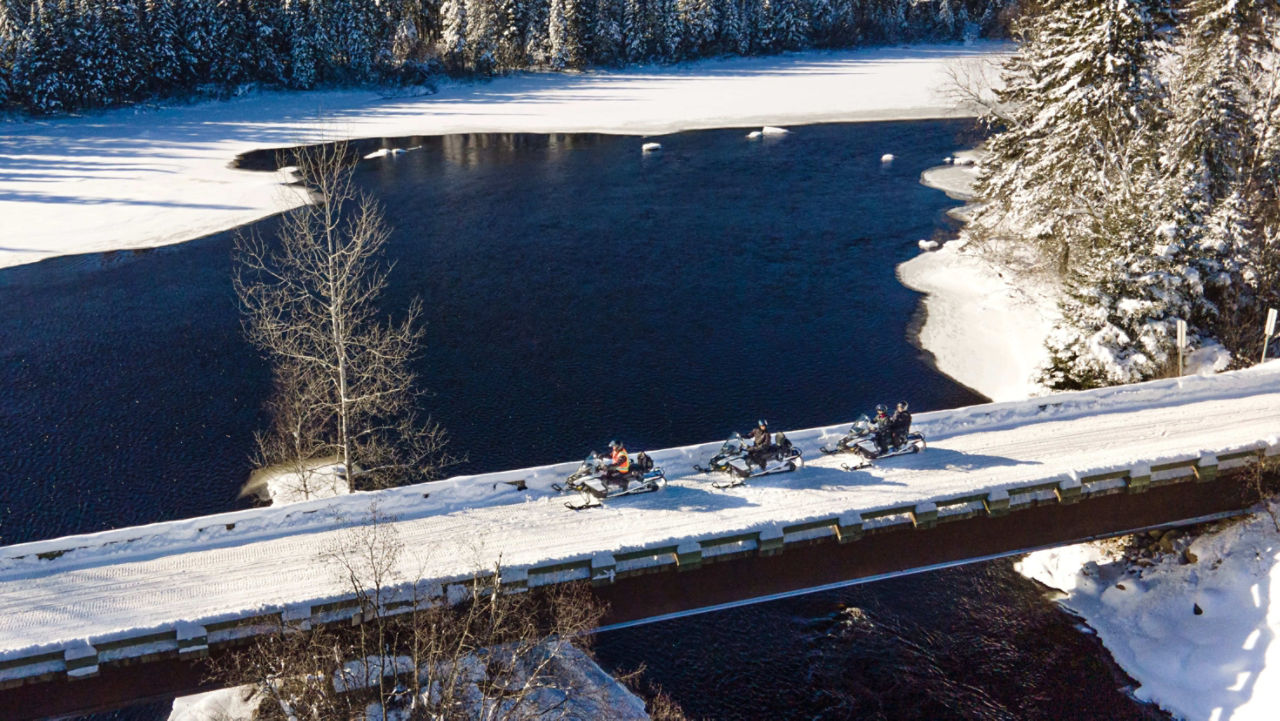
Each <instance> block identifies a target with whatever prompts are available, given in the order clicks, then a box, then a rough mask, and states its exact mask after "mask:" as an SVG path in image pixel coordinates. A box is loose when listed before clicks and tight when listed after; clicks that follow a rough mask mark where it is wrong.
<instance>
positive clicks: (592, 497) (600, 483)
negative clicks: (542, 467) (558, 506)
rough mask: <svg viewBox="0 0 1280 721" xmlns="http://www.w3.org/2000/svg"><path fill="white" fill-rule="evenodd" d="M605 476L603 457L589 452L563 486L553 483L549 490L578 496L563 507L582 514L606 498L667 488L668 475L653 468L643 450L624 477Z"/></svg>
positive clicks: (606, 473)
mask: <svg viewBox="0 0 1280 721" xmlns="http://www.w3.org/2000/svg"><path fill="white" fill-rule="evenodd" d="M607 475H608V463H607V460H606V457H605V456H602V455H600V454H599V453H596V452H595V451H592V452H591V454H590V455H588V456H587V457H586V459H585V460H584V461H582V465H580V466H578V470H576V471H574V472H573V473H572V474H571V475H570V476H569V477H568V478H566V479H565V481H564V483H563V484H560V483H552V484H551V487H552V488H553V489H555V491H556V492H557V493H569V492H575V493H577V494H578V496H579V498H578V499H576V500H573V501H568V502H566V503H565V504H564V505H565V508H569V509H572V510H574V511H581V510H582V509H584V508H594V507H595V506H599V505H601V503H602V501H604V499H606V498H617V497H618V496H630V495H634V494H637V493H649V492H651V491H656V490H658V489H659V488H662V487H663V486H665V485H667V474H666V473H665V472H663V470H662V469H661V468H655V467H654V465H653V459H652V458H650V457H649V456H648V454H646V453H645V452H644V451H640V452H639V453H637V454H636V457H635V458H634V459H632V461H631V470H630V471H628V472H627V473H626V474H625V475H623V476H618V477H615V478H612V479H609V480H608V481H607V482H606V476H607Z"/></svg>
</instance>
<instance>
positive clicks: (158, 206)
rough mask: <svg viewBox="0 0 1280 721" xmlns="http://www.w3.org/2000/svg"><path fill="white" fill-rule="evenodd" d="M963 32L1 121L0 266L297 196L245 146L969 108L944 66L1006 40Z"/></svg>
mask: <svg viewBox="0 0 1280 721" xmlns="http://www.w3.org/2000/svg"><path fill="white" fill-rule="evenodd" d="M1010 50H1011V46H1009V45H1007V44H1000V43H991V42H987V43H975V44H973V45H969V46H961V45H939V46H915V47H891V48H869V49H861V50H851V51H840V52H807V53H795V54H789V55H784V56H775V57H768V58H730V59H717V60H706V61H700V62H695V63H687V64H681V65H674V66H661V67H643V68H631V69H627V70H617V71H593V72H584V73H518V74H514V75H511V76H507V77H503V78H498V79H495V80H493V81H491V82H476V83H457V84H453V85H450V86H447V87H445V88H444V89H442V90H441V91H440V92H439V93H437V94H435V95H431V96H425V97H391V98H388V97H384V96H382V95H379V94H378V93H376V92H370V91H331V92H297V93H286V92H279V93H263V94H259V95H254V96H250V97H244V98H238V99H235V100H229V101H222V102H211V103H201V104H195V105H187V106H177V107H164V108H158V109H152V108H141V107H138V108H128V109H123V110H115V111H111V112H103V113H96V114H92V115H88V116H85V117H79V118H60V119H56V120H32V121H24V122H17V121H7V122H0V229H3V234H2V235H3V240H0V268H3V267H9V266H14V265H19V264H22V263H30V262H34V261H37V260H40V259H41V258H47V257H50V256H55V255H65V254H71V253H86V252H100V251H108V250H120V249H126V248H146V247H154V246H157V245H165V244H169V243H178V242H182V241H185V240H190V239H192V238H196V237H199V236H201V235H206V234H209V233H213V232H217V231H220V230H226V229H228V228H233V227H235V226H237V225H241V224H244V223H248V222H251V221H253V220H256V219H259V218H262V217H264V216H266V215H270V214H272V213H276V212H279V211H280V210H283V209H285V208H288V207H295V206H297V205H298V204H300V203H302V202H303V201H304V199H303V198H302V197H301V196H300V195H298V194H296V193H283V194H282V193H280V192H278V190H279V189H280V187H281V184H282V183H284V182H287V180H288V178H287V176H285V175H282V174H271V173H251V172H246V171H238V170H233V169H231V168H229V167H228V166H227V164H228V163H229V162H230V161H231V160H232V159H233V158H235V157H236V156H237V155H240V154H242V153H245V152H247V151H250V150H253V149H256V148H264V147H267V148H271V147H285V146H291V145H299V144H306V143H315V142H321V141H325V140H333V139H337V138H376V137H403V136H412V135H431V134H444V133H463V132H605V133H618V134H629V135H659V134H662V133H670V132H675V131H679V130H690V129H701V128H720V127H751V126H757V127H759V126H765V125H767V126H769V127H768V128H766V129H765V130H764V131H762V132H769V129H771V128H773V127H776V126H777V125H780V124H784V123H785V124H802V123H818V122H850V121H862V120H892V119H915V118H939V117H955V116H963V115H967V114H969V115H971V114H972V110H969V109H959V108H956V107H954V105H953V104H952V102H951V101H950V100H948V99H947V97H946V94H945V93H943V92H941V88H942V87H943V86H944V84H945V83H946V81H947V68H948V67H949V66H951V65H953V64H955V63H958V62H963V61H978V60H982V59H984V58H991V57H997V56H1000V55H1003V54H1005V53H1007V52H1009V51H1010Z"/></svg>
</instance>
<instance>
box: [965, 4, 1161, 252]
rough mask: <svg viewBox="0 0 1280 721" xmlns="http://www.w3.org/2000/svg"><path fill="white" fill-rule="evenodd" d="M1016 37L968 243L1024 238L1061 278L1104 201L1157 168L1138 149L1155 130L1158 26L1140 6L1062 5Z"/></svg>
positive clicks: (1030, 21)
mask: <svg viewBox="0 0 1280 721" xmlns="http://www.w3.org/2000/svg"><path fill="white" fill-rule="evenodd" d="M1020 32H1021V35H1022V44H1021V46H1020V48H1019V51H1018V53H1017V54H1015V56H1014V57H1013V58H1012V59H1011V60H1010V62H1009V63H1008V64H1007V65H1006V67H1005V73H1004V82H1005V87H1004V88H1003V89H1002V90H1001V91H1000V92H999V93H998V99H999V101H1000V104H999V106H998V108H997V109H996V110H995V111H994V112H993V113H991V114H989V115H988V116H987V117H986V118H985V119H986V121H987V122H988V123H990V124H991V125H993V126H995V127H996V128H997V129H998V130H999V132H997V133H996V134H995V135H994V136H993V137H992V138H991V140H990V142H989V143H988V150H989V157H988V159H987V160H986V161H985V163H984V168H985V171H984V174H983V176H982V177H981V178H980V181H979V186H978V192H979V195H980V196H981V197H982V198H983V199H984V200H985V201H986V204H985V205H984V206H983V207H982V208H981V210H980V211H979V212H978V213H977V214H976V217H975V219H974V222H973V223H972V225H971V227H970V234H971V235H976V236H978V237H983V236H996V237H1002V236H1003V237H1014V238H1024V239H1026V240H1029V241H1031V242H1033V243H1034V244H1036V245H1037V246H1039V248H1040V249H1041V252H1042V255H1043V257H1044V258H1045V260H1047V261H1050V262H1051V263H1053V264H1055V265H1056V266H1057V267H1058V268H1059V269H1060V270H1062V271H1066V270H1067V269H1068V268H1070V265H1071V262H1072V257H1071V254H1072V252H1073V246H1074V245H1075V244H1076V243H1077V240H1078V238H1080V237H1083V236H1085V235H1087V234H1086V233H1084V230H1083V229H1085V228H1086V227H1087V226H1089V225H1090V224H1091V223H1093V222H1094V221H1095V220H1096V218H1097V217H1098V216H1099V215H1100V213H1101V209H1102V206H1103V205H1104V201H1105V200H1106V199H1107V198H1109V197H1113V196H1114V194H1115V193H1116V192H1117V191H1118V190H1120V186H1121V185H1122V184H1123V183H1124V182H1126V181H1127V179H1128V178H1129V177H1131V176H1132V175H1134V172H1135V168H1140V167H1141V166H1142V165H1143V164H1147V163H1150V162H1153V159H1152V158H1150V157H1147V155H1148V153H1150V152H1152V151H1151V148H1150V147H1148V146H1146V145H1144V144H1141V143H1136V142H1135V139H1139V138H1150V137H1151V132H1152V131H1153V129H1154V128H1155V127H1156V126H1157V125H1158V124H1159V121H1160V114H1159V101H1160V93H1161V87H1160V84H1159V83H1158V81H1157V79H1156V77H1155V74H1154V70H1153V68H1154V63H1155V57H1154V53H1153V48H1154V47H1155V43H1156V36H1155V32H1154V25H1153V21H1152V18H1151V15H1150V14H1149V13H1148V12H1147V9H1146V7H1145V6H1144V4H1143V3H1142V2H1140V1H1139V0H1116V1H1115V2H1107V3H1095V2H1092V0H1062V2H1058V3H1054V4H1052V5H1051V6H1048V8H1047V9H1046V10H1045V11H1044V14H1041V15H1032V16H1030V17H1029V18H1028V22H1027V24H1025V25H1024V26H1022V27H1021V28H1020ZM1088 237H1090V238H1092V237H1094V236H1088ZM1078 242H1080V243H1087V242H1089V241H1087V240H1079V241H1078Z"/></svg>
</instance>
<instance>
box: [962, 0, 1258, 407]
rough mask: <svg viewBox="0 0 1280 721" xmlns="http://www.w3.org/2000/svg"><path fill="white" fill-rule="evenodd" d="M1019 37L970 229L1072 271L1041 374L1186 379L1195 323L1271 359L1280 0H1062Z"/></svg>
mask: <svg viewBox="0 0 1280 721" xmlns="http://www.w3.org/2000/svg"><path fill="white" fill-rule="evenodd" d="M1013 35H1014V37H1015V39H1016V40H1017V42H1018V46H1019V49H1018V52H1017V53H1016V54H1015V55H1014V56H1013V57H1012V58H1011V59H1010V60H1009V61H1008V62H1006V63H1005V65H1004V68H1003V74H1002V78H1003V83H1004V85H1003V87H1002V88H1001V89H1000V90H999V91H998V92H997V93H996V95H995V100H994V102H992V103H990V104H989V106H988V107H987V110H986V113H985V115H984V117H983V120H984V122H985V123H986V124H987V126H988V127H989V128H990V129H991V131H992V135H991V136H990V138H989V140H988V142H987V144H986V150H987V156H986V158H985V160H984V161H983V166H984V167H983V173H982V175H981V178H980V180H979V183H978V187H977V195H978V196H979V198H980V199H981V201H982V205H981V206H980V209H979V210H978V211H977V212H976V214H975V216H974V218H973V220H972V222H971V223H970V224H969V225H968V226H967V227H966V228H965V230H964V235H965V237H966V238H967V239H968V240H970V241H975V242H976V244H977V245H979V246H980V247H983V248H985V250H986V251H987V253H988V254H989V255H992V256H1003V257H1004V259H1005V262H1009V263H1016V262H1023V263H1026V264H1027V267H1029V268H1031V269H1034V270H1035V271H1037V272H1040V273H1042V274H1043V275H1044V276H1045V277H1047V278H1049V279H1050V280H1052V281H1053V282H1056V283H1057V284H1058V287H1059V288H1060V290H1061V295H1062V297H1063V302H1062V314H1061V316H1062V317H1061V320H1060V321H1059V323H1058V327H1057V328H1056V330H1055V331H1054V333H1053V334H1052V335H1051V336H1050V338H1049V339H1048V346H1049V351H1050V354H1051V362H1050V364H1049V366H1048V367H1047V368H1046V369H1045V370H1044V374H1043V376H1042V378H1041V381H1042V382H1044V383H1045V384H1046V385H1047V386H1049V387H1050V388H1056V389H1077V388H1090V387H1096V386H1101V385H1114V384H1119V383H1131V382H1134V381H1140V380H1146V379H1149V378H1156V377H1163V376H1168V375H1174V374H1176V373H1177V372H1178V348H1177V345H1176V338H1177V332H1176V328H1177V324H1178V321H1180V320H1181V321H1183V322H1185V323H1186V324H1187V327H1188V330H1189V332H1188V340H1189V348H1188V350H1191V349H1195V348H1203V349H1209V350H1214V349H1220V350H1225V351H1226V352H1228V353H1229V354H1230V360H1229V361H1228V362H1227V363H1224V364H1223V365H1230V366H1232V367H1241V366H1244V365H1248V364H1250V363H1254V362H1257V360H1258V358H1259V357H1260V354H1261V350H1262V342H1263V327H1264V322H1263V321H1264V317H1265V314H1266V311H1267V309H1268V308H1277V307H1280V282H1278V281H1280V6H1278V5H1277V4H1276V3H1275V0H1188V1H1186V2H1176V3H1172V4H1170V3H1168V2H1159V1H1153V0H1116V1H1110V2H1097V1H1096V0H1058V1H1057V2H1047V3H1044V4H1043V6H1042V7H1040V8H1038V9H1035V10H1034V11H1029V12H1026V13H1024V14H1023V16H1022V17H1021V18H1020V19H1019V20H1018V21H1017V22H1015V24H1014V28H1013ZM1218 357H1220V358H1223V359H1226V358H1227V355H1226V354H1224V353H1219V354H1218Z"/></svg>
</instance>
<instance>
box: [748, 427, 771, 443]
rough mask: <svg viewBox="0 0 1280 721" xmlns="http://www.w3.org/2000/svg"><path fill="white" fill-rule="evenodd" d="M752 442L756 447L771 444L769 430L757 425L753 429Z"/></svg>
mask: <svg viewBox="0 0 1280 721" xmlns="http://www.w3.org/2000/svg"><path fill="white" fill-rule="evenodd" d="M751 443H752V444H753V445H754V446H755V447H756V448H767V447H768V446H769V431H767V430H765V429H763V428H761V427H760V426H756V427H755V430H753V431H751Z"/></svg>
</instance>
